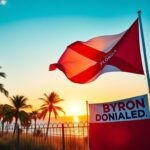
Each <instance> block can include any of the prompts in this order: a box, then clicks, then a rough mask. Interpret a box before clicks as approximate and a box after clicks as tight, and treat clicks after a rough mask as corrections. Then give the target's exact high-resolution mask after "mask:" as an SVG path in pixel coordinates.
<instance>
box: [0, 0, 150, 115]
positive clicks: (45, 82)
mask: <svg viewBox="0 0 150 150" xmlns="http://www.w3.org/2000/svg"><path fill="white" fill-rule="evenodd" d="M149 6H150V0H108V1H103V0H75V1H74V0H72V1H71V0H63V1H61V0H58V1H55V0H43V1H42V0H7V1H6V0H1V3H0V66H2V69H1V70H0V71H1V72H2V71H3V72H5V73H6V74H7V78H6V79H3V78H1V79H0V83H3V84H4V85H5V88H6V89H7V90H8V91H9V93H10V96H12V95H16V94H19V95H24V96H26V97H27V98H28V99H29V101H28V104H32V105H33V108H34V109H36V108H39V107H40V105H41V104H42V103H41V102H40V100H39V98H40V97H43V94H44V93H50V92H52V91H55V92H56V93H58V94H59V95H60V97H61V98H63V99H64V102H61V103H60V106H62V107H63V108H64V110H65V111H66V115H80V114H86V101H88V102H89V103H95V102H96V103H97V102H108V101H115V100H119V99H124V98H127V97H132V96H137V95H142V94H145V93H147V91H148V87H147V81H146V77H145V76H142V75H137V74H131V73H125V72H115V73H114V72H113V73H106V74H103V75H101V76H100V77H99V78H98V79H97V80H95V81H94V82H91V83H88V84H82V85H81V84H76V83H72V82H71V81H69V80H68V79H67V78H66V77H65V75H64V74H63V73H62V72H61V71H59V70H56V71H53V72H49V71H48V68H49V64H51V63H56V62H57V61H58V59H59V57H60V56H61V54H62V53H63V52H64V50H65V48H66V47H67V46H68V45H70V44H71V43H73V42H75V41H78V40H80V41H87V40H89V39H91V38H93V37H96V36H100V35H111V34H117V33H120V32H123V31H125V30H126V29H128V28H129V27H130V25H131V24H132V23H133V22H134V20H135V19H136V18H137V11H138V10H141V11H142V23H143V30H144V37H145V44H146V50H147V51H146V52H147V58H148V59H149V58H150V52H149V51H150V42H149V40H150V29H149V26H150V13H149ZM141 49H142V48H141ZM148 65H149V66H150V61H149V60H148ZM0 103H9V100H8V98H6V97H5V96H4V95H3V94H1V93H0Z"/></svg>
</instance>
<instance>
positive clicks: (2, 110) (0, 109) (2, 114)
mask: <svg viewBox="0 0 150 150" xmlns="http://www.w3.org/2000/svg"><path fill="white" fill-rule="evenodd" d="M11 109H12V107H11V106H10V105H8V104H1V105H0V120H1V124H2V134H3V129H4V123H5V122H7V123H11V122H12V118H10V117H9V116H8V115H7V113H9V112H10V111H11Z"/></svg>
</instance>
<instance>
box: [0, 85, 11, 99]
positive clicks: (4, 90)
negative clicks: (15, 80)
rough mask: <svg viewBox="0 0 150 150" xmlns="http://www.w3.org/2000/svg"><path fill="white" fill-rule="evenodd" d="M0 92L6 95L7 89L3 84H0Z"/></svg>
mask: <svg viewBox="0 0 150 150" xmlns="http://www.w3.org/2000/svg"><path fill="white" fill-rule="evenodd" d="M0 92H1V93H3V94H4V95H5V96H7V97H8V94H9V93H8V91H7V90H6V89H4V86H3V84H0Z"/></svg>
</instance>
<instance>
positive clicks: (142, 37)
mask: <svg viewBox="0 0 150 150" xmlns="http://www.w3.org/2000/svg"><path fill="white" fill-rule="evenodd" d="M138 20H139V24H140V33H141V41H142V47H143V54H144V62H145V69H146V70H145V71H146V77H147V84H148V92H149V93H150V75H149V70H148V62H147V57H146V47H145V40H144V33H143V26H142V18H141V11H140V10H139V11H138Z"/></svg>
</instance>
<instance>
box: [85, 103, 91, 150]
mask: <svg viewBox="0 0 150 150" xmlns="http://www.w3.org/2000/svg"><path fill="white" fill-rule="evenodd" d="M88 108H89V103H88V101H86V122H87V146H88V150H89V149H90V148H89V109H88Z"/></svg>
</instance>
